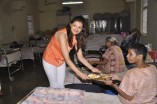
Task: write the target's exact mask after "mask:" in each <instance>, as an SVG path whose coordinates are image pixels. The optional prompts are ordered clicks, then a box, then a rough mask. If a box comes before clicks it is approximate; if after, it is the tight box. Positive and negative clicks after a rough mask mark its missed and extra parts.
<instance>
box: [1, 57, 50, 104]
mask: <svg viewBox="0 0 157 104" xmlns="http://www.w3.org/2000/svg"><path fill="white" fill-rule="evenodd" d="M23 63H24V71H22V70H20V71H18V72H16V73H15V74H13V76H14V77H15V80H14V81H13V82H11V81H10V80H9V79H8V73H7V70H6V69H5V68H0V78H1V86H2V92H3V96H0V104H16V103H17V102H18V101H19V100H20V99H22V98H23V97H24V96H25V95H27V94H28V93H29V92H30V91H31V90H33V89H34V88H35V87H39V86H49V84H48V80H47V77H46V75H45V72H44V70H43V66H42V63H41V62H39V61H35V65H36V66H35V67H34V66H33V62H32V60H24V61H23Z"/></svg>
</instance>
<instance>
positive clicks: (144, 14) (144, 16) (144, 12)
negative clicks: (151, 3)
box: [141, 0, 148, 34]
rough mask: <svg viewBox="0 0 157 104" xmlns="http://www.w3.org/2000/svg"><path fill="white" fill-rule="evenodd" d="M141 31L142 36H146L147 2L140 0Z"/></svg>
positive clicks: (146, 0)
mask: <svg viewBox="0 0 157 104" xmlns="http://www.w3.org/2000/svg"><path fill="white" fill-rule="evenodd" d="M141 4H142V5H141V7H142V8H141V10H142V11H141V13H142V15H141V17H142V18H141V30H142V33H143V34H147V10H148V0H141Z"/></svg>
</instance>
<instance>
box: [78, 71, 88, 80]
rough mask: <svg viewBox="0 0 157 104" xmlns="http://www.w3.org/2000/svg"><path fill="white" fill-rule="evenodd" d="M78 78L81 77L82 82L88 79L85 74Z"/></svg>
mask: <svg viewBox="0 0 157 104" xmlns="http://www.w3.org/2000/svg"><path fill="white" fill-rule="evenodd" d="M79 76H80V77H81V79H82V80H87V79H90V78H89V77H88V76H87V75H86V74H83V73H81V74H80V75H79Z"/></svg>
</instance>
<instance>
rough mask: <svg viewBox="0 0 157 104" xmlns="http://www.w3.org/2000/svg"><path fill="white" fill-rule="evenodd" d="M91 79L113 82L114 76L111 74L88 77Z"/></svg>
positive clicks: (90, 75)
mask: <svg viewBox="0 0 157 104" xmlns="http://www.w3.org/2000/svg"><path fill="white" fill-rule="evenodd" d="M88 77H89V78H91V79H96V80H111V79H112V75H111V74H101V75H99V74H93V73H92V74H89V75H88Z"/></svg>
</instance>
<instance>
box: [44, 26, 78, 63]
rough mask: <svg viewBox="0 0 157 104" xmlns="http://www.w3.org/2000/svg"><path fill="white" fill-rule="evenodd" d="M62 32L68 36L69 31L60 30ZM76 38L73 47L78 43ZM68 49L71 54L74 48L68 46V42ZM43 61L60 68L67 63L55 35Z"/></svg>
mask: <svg viewBox="0 0 157 104" xmlns="http://www.w3.org/2000/svg"><path fill="white" fill-rule="evenodd" d="M59 31H60V32H63V33H65V34H66V35H67V30H66V28H63V29H60V30H59ZM76 42H77V41H76V36H73V43H72V45H73V47H74V45H75V43H76ZM67 47H68V51H69V52H70V50H71V49H72V48H73V47H72V48H71V47H70V46H69V44H68V41H67ZM43 59H44V60H45V61H46V62H48V63H49V64H52V65H54V66H60V65H62V64H63V63H64V62H65V59H64V56H63V53H62V51H61V47H60V44H59V42H58V40H57V39H56V37H55V34H54V35H53V36H52V38H51V40H50V42H49V43H48V45H47V47H46V49H45V52H44V54H43Z"/></svg>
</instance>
